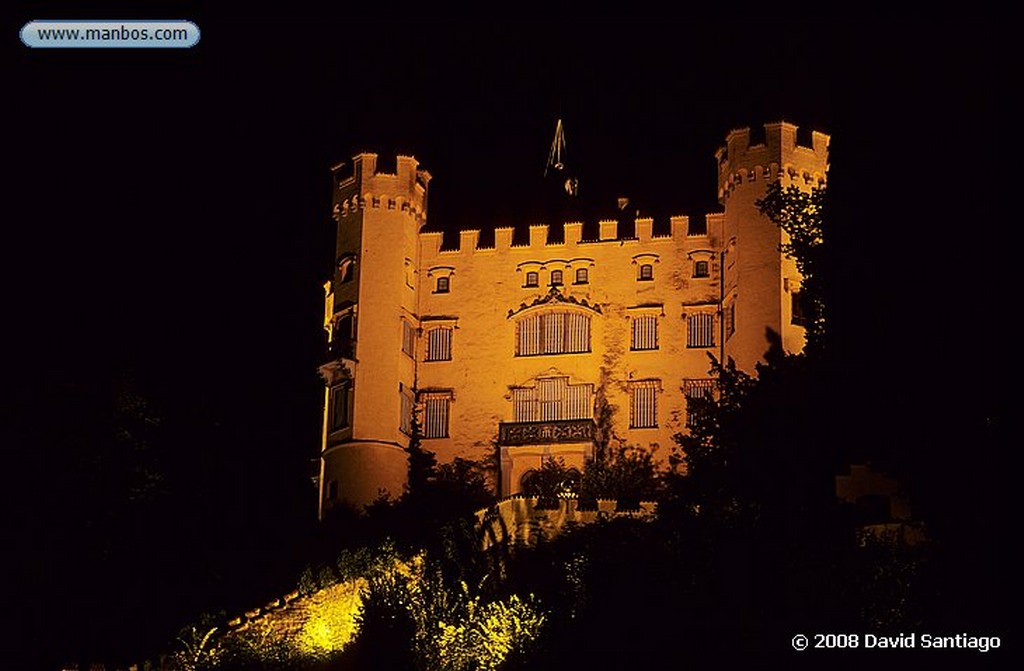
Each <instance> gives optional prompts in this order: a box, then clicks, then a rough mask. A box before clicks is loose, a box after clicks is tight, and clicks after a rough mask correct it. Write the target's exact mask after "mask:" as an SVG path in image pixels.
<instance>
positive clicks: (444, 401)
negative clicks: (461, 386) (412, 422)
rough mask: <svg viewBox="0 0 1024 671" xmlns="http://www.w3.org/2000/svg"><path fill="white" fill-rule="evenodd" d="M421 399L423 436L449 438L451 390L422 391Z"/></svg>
mask: <svg viewBox="0 0 1024 671" xmlns="http://www.w3.org/2000/svg"><path fill="white" fill-rule="evenodd" d="M420 401H421V402H422V404H423V437H424V438H447V437H448V416H449V411H450V409H451V402H452V393H451V392H450V391H431V392H421V393H420Z"/></svg>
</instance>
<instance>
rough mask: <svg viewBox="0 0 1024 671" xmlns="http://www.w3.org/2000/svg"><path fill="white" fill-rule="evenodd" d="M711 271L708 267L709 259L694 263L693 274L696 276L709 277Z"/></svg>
mask: <svg viewBox="0 0 1024 671" xmlns="http://www.w3.org/2000/svg"><path fill="white" fill-rule="evenodd" d="M710 274H711V273H710V272H709V269H708V262H707V261H695V262H694V264H693V276H694V277H708V276H709V275H710Z"/></svg>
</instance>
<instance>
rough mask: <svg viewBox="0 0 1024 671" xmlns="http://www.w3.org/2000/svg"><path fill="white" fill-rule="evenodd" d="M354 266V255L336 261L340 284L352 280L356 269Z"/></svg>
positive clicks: (347, 255)
mask: <svg viewBox="0 0 1024 671" xmlns="http://www.w3.org/2000/svg"><path fill="white" fill-rule="evenodd" d="M355 266H356V256H355V254H346V255H345V256H343V257H341V258H340V259H338V282H339V283H340V284H345V283H346V282H351V281H352V280H353V279H354V277H355V269H356V268H355Z"/></svg>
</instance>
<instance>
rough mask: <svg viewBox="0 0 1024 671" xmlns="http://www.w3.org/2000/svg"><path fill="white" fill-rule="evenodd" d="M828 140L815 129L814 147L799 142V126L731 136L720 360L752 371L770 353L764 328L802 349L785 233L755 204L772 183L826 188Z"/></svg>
mask: <svg viewBox="0 0 1024 671" xmlns="http://www.w3.org/2000/svg"><path fill="white" fill-rule="evenodd" d="M828 142H829V136H828V135H826V134H825V133H819V132H817V131H815V132H813V133H811V135H810V146H802V145H799V144H797V127H796V126H794V125H793V124H789V123H785V122H779V123H769V124H765V125H764V135H763V139H755V138H753V137H752V134H751V130H750V129H749V128H743V129H740V130H734V131H732V132H731V133H729V135H728V137H727V138H726V146H725V147H722V148H721V149H719V150H718V152H717V153H716V158H717V159H718V200H719V202H720V203H721V204H722V205H723V206H724V207H725V214H724V228H723V237H724V239H723V240H721V241H720V242H719V248H720V256H719V261H720V263H721V264H722V266H723V267H722V272H723V273H724V274H723V284H722V320H721V328H722V335H723V338H722V341H723V342H724V346H723V349H722V354H724V355H725V356H727V357H732V358H733V359H734V360H735V361H736V365H737V366H738V367H739V368H741V369H743V370H746V371H748V372H749V371H753V369H754V364H755V363H756V362H757V361H759V360H763V357H764V353H765V352H766V351H767V349H768V339H767V336H766V330H771V331H773V332H774V333H777V334H779V335H780V336H781V337H782V345H783V348H784V349H785V350H786V351H787V352H800V351H801V350H802V349H803V345H804V328H803V326H802V325H801V318H802V315H801V312H800V309H799V305H800V303H799V294H800V282H801V279H802V278H801V276H800V273H799V272H798V271H797V268H796V263H795V262H794V260H793V259H790V258H786V257H785V256H784V255H783V254H782V253H781V251H780V246H781V245H782V244H784V243H786V242H788V235H786V234H785V233H784V232H783V231H781V230H780V229H779V228H778V227H777V226H776V225H775V224H773V223H772V222H771V221H769V220H768V219H767V218H766V217H764V216H763V215H761V213H760V212H759V211H758V209H757V207H756V206H755V204H754V203H755V202H756V201H757V200H758V199H759V198H762V197H764V194H765V188H766V186H767V185H768V184H769V183H770V182H775V181H781V182H782V185H783V187H789V186H791V185H795V186H797V187H799V188H800V189H803V190H808V191H809V190H810V189H811V188H812V187H815V186H823V185H824V184H825V179H826V173H827V171H828Z"/></svg>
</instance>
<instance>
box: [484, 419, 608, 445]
mask: <svg viewBox="0 0 1024 671" xmlns="http://www.w3.org/2000/svg"><path fill="white" fill-rule="evenodd" d="M595 429H596V426H595V424H594V420H592V419H559V420H552V421H546V422H501V423H499V424H498V442H499V443H500V444H501V445H505V446H512V445H543V444H546V443H547V444H551V443H587V442H591V441H593V440H594V434H595Z"/></svg>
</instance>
